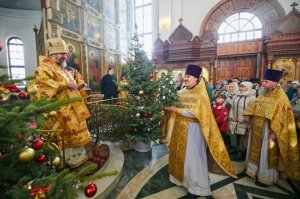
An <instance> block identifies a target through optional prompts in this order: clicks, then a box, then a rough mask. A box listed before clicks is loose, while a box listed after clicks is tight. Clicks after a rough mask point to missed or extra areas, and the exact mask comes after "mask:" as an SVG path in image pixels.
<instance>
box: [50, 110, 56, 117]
mask: <svg viewBox="0 0 300 199" xmlns="http://www.w3.org/2000/svg"><path fill="white" fill-rule="evenodd" d="M56 114H57V113H56V111H50V112H49V115H51V116H55V115H56Z"/></svg>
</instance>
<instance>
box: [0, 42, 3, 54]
mask: <svg viewBox="0 0 300 199" xmlns="http://www.w3.org/2000/svg"><path fill="white" fill-rule="evenodd" d="M2 49H3V43H2V41H0V52H1V51H2Z"/></svg>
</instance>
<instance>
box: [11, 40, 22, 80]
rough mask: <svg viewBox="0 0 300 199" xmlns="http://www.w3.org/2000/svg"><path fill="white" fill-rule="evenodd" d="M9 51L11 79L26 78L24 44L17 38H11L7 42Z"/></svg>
mask: <svg viewBox="0 0 300 199" xmlns="http://www.w3.org/2000/svg"><path fill="white" fill-rule="evenodd" d="M7 49H8V52H7V53H8V67H9V74H10V77H11V79H23V78H25V63H24V48H23V42H22V41H21V40H20V39H19V38H17V37H11V38H9V40H8V41H7Z"/></svg>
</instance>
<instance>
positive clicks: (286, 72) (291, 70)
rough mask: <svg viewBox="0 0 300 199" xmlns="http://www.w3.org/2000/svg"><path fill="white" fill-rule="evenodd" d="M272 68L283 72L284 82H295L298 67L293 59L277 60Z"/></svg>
mask: <svg viewBox="0 0 300 199" xmlns="http://www.w3.org/2000/svg"><path fill="white" fill-rule="evenodd" d="M272 68H273V69H276V70H282V71H283V76H282V81H285V80H295V68H296V67H295V63H294V62H293V60H292V59H291V58H287V57H285V58H280V59H277V60H276V61H275V62H274V64H273V66H272Z"/></svg>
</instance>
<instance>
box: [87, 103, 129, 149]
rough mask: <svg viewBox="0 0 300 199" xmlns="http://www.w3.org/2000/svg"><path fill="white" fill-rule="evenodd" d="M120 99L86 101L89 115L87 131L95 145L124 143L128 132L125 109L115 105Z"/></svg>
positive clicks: (127, 119)
mask: <svg viewBox="0 0 300 199" xmlns="http://www.w3.org/2000/svg"><path fill="white" fill-rule="evenodd" d="M119 99H120V98H112V99H109V100H97V99H95V100H88V101H87V102H86V105H87V107H88V109H89V111H90V113H91V117H90V118H89V119H88V120H87V124H88V128H89V131H90V133H91V135H92V137H93V138H95V140H96V143H99V142H100V141H124V140H125V139H126V137H125V134H126V133H128V131H129V118H128V114H127V107H125V106H122V105H116V104H119V103H115V102H118V100H119Z"/></svg>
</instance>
